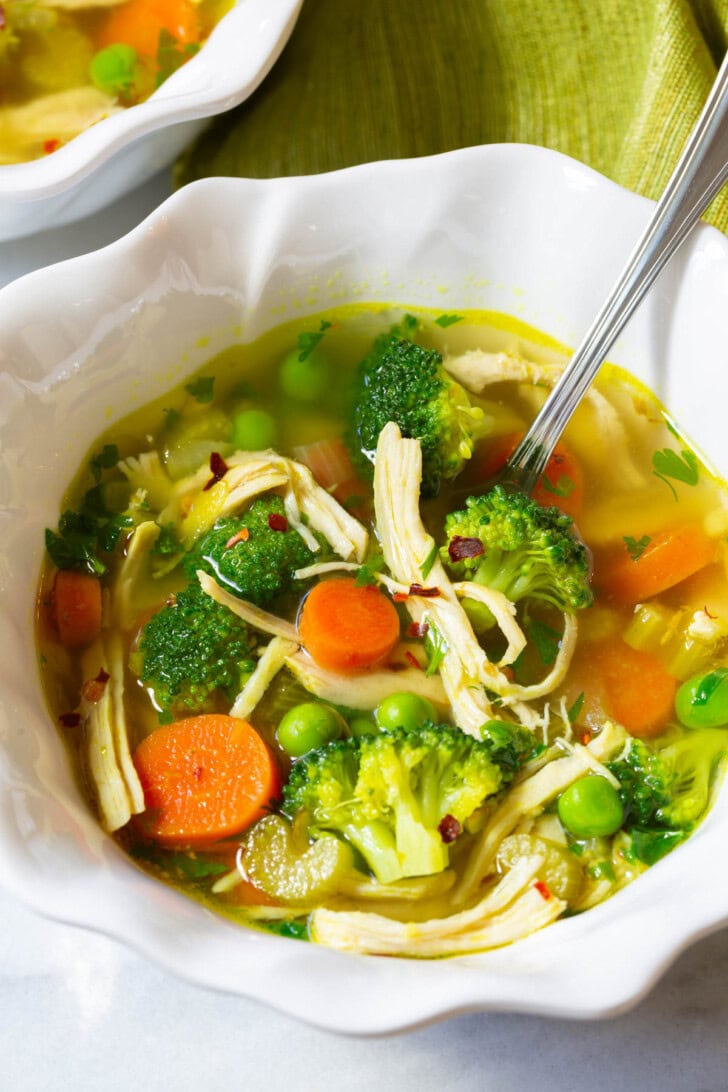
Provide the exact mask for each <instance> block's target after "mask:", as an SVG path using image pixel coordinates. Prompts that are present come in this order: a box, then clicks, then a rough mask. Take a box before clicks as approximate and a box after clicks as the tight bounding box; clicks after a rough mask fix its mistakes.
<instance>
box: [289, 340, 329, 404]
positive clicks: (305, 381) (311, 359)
mask: <svg viewBox="0 0 728 1092" xmlns="http://www.w3.org/2000/svg"><path fill="white" fill-rule="evenodd" d="M278 383H279V386H280V388H281V391H282V392H283V394H285V395H287V396H288V397H289V398H293V399H294V400H295V401H296V402H317V401H318V400H319V399H320V398H322V397H323V396H324V395H325V394H326V392H327V391H328V390H329V389H330V386H331V373H330V369H329V365H328V362H327V361H326V360H325V359H324V357H322V356H321V355H320V354H319V353H317V352H315V351H314V352H311V353H309V354H308V355H307V356H305V357H304V359H303V360H301V351H300V349H293V350H292V352H290V353H289V354H288V356H286V357H284V358H283V362H282V363H281V368H280V372H279V373H278Z"/></svg>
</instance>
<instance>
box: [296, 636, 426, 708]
mask: <svg viewBox="0 0 728 1092" xmlns="http://www.w3.org/2000/svg"><path fill="white" fill-rule="evenodd" d="M286 663H287V665H288V667H289V668H290V670H291V671H292V672H293V674H294V675H295V676H296V677H297V678H298V679H299V681H300V682H301V683H302V684H303V686H304V687H305V688H306V690H310V692H311V693H312V694H315V695H316V697H317V698H321V700H322V701H327V702H330V703H331V704H332V705H343V706H346V708H347V709H367V710H369V709H376V707H377V706H378V705H379V704H380V702H382V701H383V700H384V698H386V697H389V695H390V694H397V693H399V692H400V691H402V690H412V691H414V692H415V693H417V694H420V695H421V696H422V697H423V698H428V699H429V701H431V702H432V703H433V705H435V706H436V707H437V708H438V709H440V710H441V711H443V712H444V711H445V710H447V708H448V700H447V697H446V695H445V690H444V687H443V684H442V679H440V678H439V677H438V676H437V675H431V676H427V675H425V673H424V672H423V671H420V670H419V669H418V668H415V667H407V668H404V669H402V670H397V671H392V670H387V669H386V668H381V669H379V670H378V671H367V672H366V673H362V674H361V675H337V674H336V673H335V672H334V671H327V670H326V669H325V668H323V667H319V666H318V664H316V663H314V661H313V660H312V659H311V657H310V656H309V655H308V653H306V652H304V651H302V650H299V651H298V652H294V653H293V654H292V655H291V656H288V658H287V660H286Z"/></svg>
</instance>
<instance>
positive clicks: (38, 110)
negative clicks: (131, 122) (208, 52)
mask: <svg viewBox="0 0 728 1092" xmlns="http://www.w3.org/2000/svg"><path fill="white" fill-rule="evenodd" d="M232 6H233V0H1V2H0V165H2V164H4V163H5V164H7V163H22V162H25V161H27V160H31V159H39V158H41V157H42V156H44V155H49V154H50V153H51V152H54V151H56V149H57V148H59V147H61V145H63V144H66V143H67V142H68V141H69V140H72V139H73V137H75V136H78V134H79V133H81V132H83V130H84V129H88V128H89V127H90V126H91V125H94V124H95V123H96V122H97V121H102V120H103V119H104V118H106V117H109V116H110V115H111V114H114V113H116V112H117V111H119V110H123V109H124V108H125V107H128V106H133V105H134V104H135V103H138V102H142V101H143V100H144V99H146V98H148V97H149V96H150V95H151V94H152V92H153V91H155V90H156V88H157V87H159V86H160V84H162V83H163V82H164V81H165V80H166V79H167V78H168V77H169V76H171V75H172V73H173V72H175V71H176V70H177V69H178V68H179V67H180V66H181V65H183V64H184V63H185V61H187V60H189V58H190V57H192V56H193V55H194V54H195V53H196V52H197V50H198V49H199V48H200V45H201V44H202V43H203V42H204V40H205V39H206V38H207V37H208V35H209V34H210V32H211V31H212V28H213V27H214V25H215V24H216V23H217V22H218V21H219V20H220V19H221V18H222V16H223V15H224V14H225V12H226V11H228V10H229V9H230V8H231V7H232Z"/></svg>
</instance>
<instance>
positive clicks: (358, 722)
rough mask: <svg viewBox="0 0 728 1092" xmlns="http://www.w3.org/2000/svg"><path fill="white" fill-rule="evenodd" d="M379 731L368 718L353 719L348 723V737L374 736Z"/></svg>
mask: <svg viewBox="0 0 728 1092" xmlns="http://www.w3.org/2000/svg"><path fill="white" fill-rule="evenodd" d="M378 731H379V729H378V728H377V726H376V724H375V723H374V721H373V720H369V718H368V717H353V718H352V719H351V720H350V721H349V735H352V736H356V737H357V738H361V737H362V736H375V735H376V734H377V732H378Z"/></svg>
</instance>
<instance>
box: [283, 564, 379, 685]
mask: <svg viewBox="0 0 728 1092" xmlns="http://www.w3.org/2000/svg"><path fill="white" fill-rule="evenodd" d="M298 634H299V637H300V639H301V643H302V644H303V646H304V648H305V649H306V651H307V652H309V653H310V654H311V656H312V657H313V658H314V660H315V661H316V663H317V664H319V665H320V666H321V667H324V668H326V669H327V670H328V671H336V672H338V673H339V674H342V675H352V674H355V673H356V672H357V671H366V670H367V669H368V668H372V667H378V666H379V664H381V663H383V662H384V661H385V660H386V659H387V657H388V656H389V655H390V653H391V652H392V650H393V648H394V646H395V645H396V644H397V641H398V640H399V615H398V614H397V611H396V609H395V607H394V604H393V603H392V602H391V600H390V599H388V598H387V597H386V595H384V594H383V593H382V592H381V591H380V590H379V588H375V587H374V586H372V585H371V584H366V585H364V586H363V587H357V585H356V582H355V581H354V579H353V578H352V577H345V578H343V579H336V580H322V581H321V583H320V584H317V585H316V587H315V588H312V589H311V591H310V592H309V594H308V595H307V596H306V598H305V600H304V602H303V609H302V611H301V615H300V618H299V622H298Z"/></svg>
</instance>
